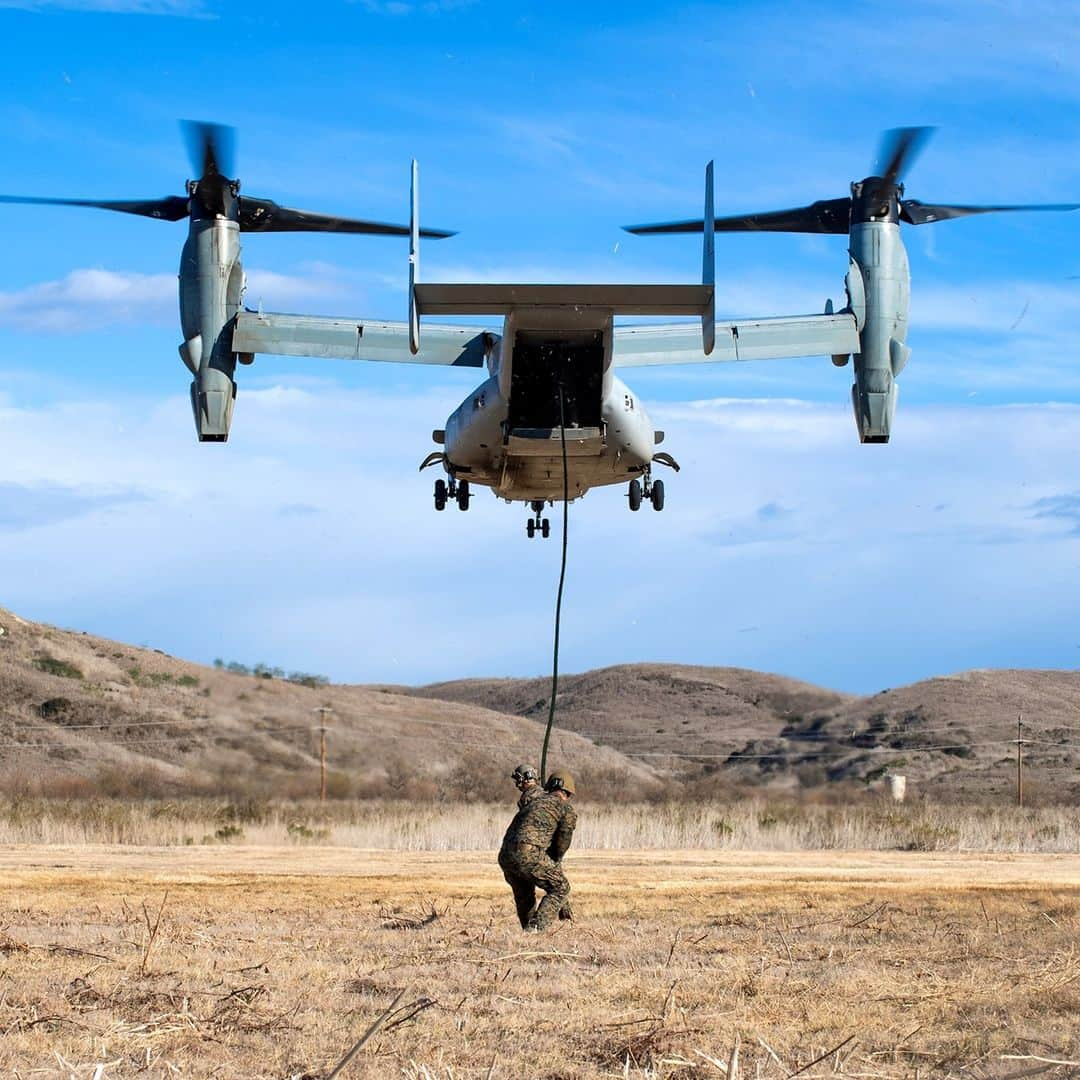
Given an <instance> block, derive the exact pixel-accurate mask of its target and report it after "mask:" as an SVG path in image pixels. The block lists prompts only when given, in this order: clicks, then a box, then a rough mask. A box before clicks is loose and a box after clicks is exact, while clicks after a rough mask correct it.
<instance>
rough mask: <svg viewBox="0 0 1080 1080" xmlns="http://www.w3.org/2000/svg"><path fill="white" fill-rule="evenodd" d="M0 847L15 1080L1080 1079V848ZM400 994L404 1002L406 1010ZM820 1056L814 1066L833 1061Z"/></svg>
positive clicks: (8, 1054)
mask: <svg viewBox="0 0 1080 1080" xmlns="http://www.w3.org/2000/svg"><path fill="white" fill-rule="evenodd" d="M567 871H568V874H569V876H570V879H571V882H572V884H573V887H574V893H573V898H574V914H575V921H574V922H573V923H562V924H560V925H559V927H558V928H557V929H556V930H555V931H554V932H552V933H551V934H549V935H546V936H542V937H534V936H528V937H526V936H524V935H522V934H521V932H520V931H519V930H518V929H517V925H516V922H515V920H514V916H513V908H512V904H511V903H510V893H509V889H508V888H507V887H506V886H505V884H504V883H503V882H502V880H501V877H500V875H499V872H498V870H497V868H496V867H495V864H494V857H493V855H492V854H491V853H473V852H468V853H461V852H451V853H407V854H402V853H393V852H368V851H357V850H355V849H336V848H297V847H292V848H281V849H275V848H265V847H263V848H239V847H238V848H224V847H217V848H212V847H205V848H204V847H195V848H191V849H188V848H132V847H123V848H121V847H105V846H101V847H98V846H92V847H91V846H87V847H26V846H20V847H3V848H0V882H2V884H0V1034H2V1036H3V1037H2V1038H0V1075H4V1076H17V1077H31V1076H36V1077H78V1078H80V1080H81V1078H87V1080H89V1078H95V1080H109V1078H113V1080H115V1078H120V1077H133V1076H139V1077H172V1076H186V1077H223V1078H224V1077H244V1078H247V1077H274V1078H278V1080H283V1078H286V1077H307V1078H309V1080H314V1078H316V1077H319V1078H322V1077H327V1076H329V1074H330V1073H331V1071H332V1070H333V1068H334V1066H335V1065H336V1064H337V1063H338V1062H339V1061H340V1060H341V1059H342V1058H343V1057H344V1056H345V1055H346V1052H347V1051H348V1050H349V1049H350V1048H351V1047H352V1046H353V1044H355V1043H356V1041H357V1040H358V1039H359V1038H360V1037H361V1036H362V1035H363V1034H364V1033H365V1031H366V1030H367V1029H368V1028H369V1026H370V1025H371V1024H372V1022H373V1021H375V1020H376V1018H378V1017H379V1016H380V1015H381V1014H383V1013H384V1011H385V1010H386V1009H387V1008H388V1007H389V1006H390V1005H391V1003H392V1002H394V1001H395V1000H396V1001H397V1004H396V1006H395V1009H394V1011H393V1012H392V1013H391V1014H390V1016H389V1017H388V1018H387V1019H386V1021H385V1023H384V1025H383V1027H382V1029H381V1030H380V1031H379V1032H377V1033H376V1034H375V1035H374V1036H373V1037H372V1038H371V1039H370V1040H369V1041H368V1042H367V1044H366V1045H365V1046H363V1047H362V1048H361V1049H360V1050H359V1051H358V1053H357V1054H356V1056H355V1057H354V1058H353V1059H352V1061H351V1062H349V1064H347V1065H346V1066H345V1067H344V1069H343V1070H342V1072H341V1073H340V1075H341V1076H342V1077H343V1078H350V1077H372V1078H374V1077H378V1078H383V1077H406V1078H417V1080H420V1078H423V1080H433V1078H445V1080H452V1078H455V1077H456V1078H459V1080H466V1078H485V1080H497V1078H498V1080H504V1078H510V1077H515V1078H532V1077H537V1078H546V1080H556V1078H565V1080H584V1078H591V1077H602V1076H617V1077H627V1076H655V1077H723V1076H727V1077H728V1078H729V1080H735V1077H741V1078H750V1077H762V1078H779V1077H785V1078H786V1077H790V1076H794V1075H799V1076H801V1077H811V1076H813V1077H823V1076H850V1077H911V1078H913V1080H915V1078H921V1077H931V1076H934V1077H937V1076H954V1077H972V1078H990V1077H993V1078H1005V1077H1017V1078H1018V1077H1021V1076H1043V1077H1050V1078H1055V1080H1056V1078H1061V1077H1067V1076H1069V1077H1073V1076H1080V1064H1078V1063H1080V856H1075V855H1057V856H1054V855H1014V856H1010V855H967V854H944V853H940V854H927V853H895V852H865V853H860V852H856V853H851V852H814V853H801V852H800V853H781V852H768V853H753V852H707V851H692V852H672V851H667V852H571V854H570V855H569V856H568V858H567ZM399 995H400V996H399ZM817 1059H820V1060H817Z"/></svg>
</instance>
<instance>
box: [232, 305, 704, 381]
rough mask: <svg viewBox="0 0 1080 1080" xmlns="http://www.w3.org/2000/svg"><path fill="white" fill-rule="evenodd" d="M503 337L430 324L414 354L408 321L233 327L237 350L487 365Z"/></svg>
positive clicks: (297, 319) (296, 321) (251, 322)
mask: <svg viewBox="0 0 1080 1080" xmlns="http://www.w3.org/2000/svg"><path fill="white" fill-rule="evenodd" d="M699 337H700V335H699ZM497 339H498V336H497V335H496V334H494V333H493V332H492V331H491V330H485V329H483V328H482V327H475V326H428V325H426V324H425V326H424V340H423V348H421V349H420V351H419V352H418V353H417V354H416V355H415V356H414V355H413V354H412V352H410V350H409V324H408V323H391V322H370V321H366V320H360V319H331V318H325V317H323V316H318V315H278V314H270V313H263V312H258V311H242V312H241V313H240V314H239V315H238V316H237V317H236V326H235V328H234V329H233V350H234V351H235V352H238V353H265V354H270V355H274V356H314V357H318V358H319V359H327V360H382V361H391V362H396V363H402V364H436V365H442V366H445V367H483V366H484V361H485V358H486V356H487V352H488V350H489V349H490V348H491V346H492V345H493V344H494V342H495V341H496V340H497Z"/></svg>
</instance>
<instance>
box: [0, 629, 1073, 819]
mask: <svg viewBox="0 0 1080 1080" xmlns="http://www.w3.org/2000/svg"><path fill="white" fill-rule="evenodd" d="M266 674H267V675H269V674H270V673H266ZM307 681H308V682H312V683H315V680H307ZM548 692H549V683H548V680H547V679H545V678H536V679H473V680H463V681H458V682H452V683H441V684H436V685H432V686H427V687H421V688H410V687H394V686H339V685H325V686H324V685H318V684H317V683H316V684H315V685H303V684H302V683H301V682H296V681H289V680H287V679H284V678H281V677H263V676H255V675H253V674H251V673H234V672H230V671H227V670H221V669H219V668H210V667H204V666H201V665H198V664H191V663H187V662H186V661H182V660H178V659H175V658H173V657H170V656H166V655H165V654H164V653H162V652H160V651H158V650H152V649H141V648H134V647H132V646H129V645H123V644H119V643H117V642H113V641H108V640H106V639H103V638H97V637H94V636H92V635H89V634H85V633H78V632H75V631H69V630H61V629H58V628H56V627H51V626H45V625H42V624H35V623H30V622H27V621H25V620H23V619H20V618H19V617H18V616H16V615H14V614H13V613H11V612H7V611H4V610H2V609H0V786H2V788H3V789H4V790H7V791H9V792H11V791H20V790H26V791H34V790H47V791H51V792H54V793H61V794H63V793H70V794H79V795H87V794H95V793H105V794H109V793H112V794H121V795H139V794H158V795H160V794H167V795H169V794H176V795H180V794H188V793H208V794H209V793H213V794H217V793H228V794H234V795H237V794H253V795H254V794H261V795H266V794H279V795H289V796H294V797H299V796H305V795H317V794H318V783H319V730H318V726H319V722H320V714H319V712H318V710H319V709H320V708H328V709H329V710H330V711H329V712H327V713H326V714H325V717H326V726H327V737H326V738H327V763H328V792H329V794H330V795H331V796H332V797H333V796H343V795H359V796H365V795H383V796H387V795H389V796H398V797H402V798H438V797H449V798H455V799H458V798H502V799H505V798H506V797H507V796H508V793H509V794H512V792H510V791H509V784H508V779H507V774H508V772H509V770H510V768H512V767H513V765H514V764H516V763H517V762H518V761H534V762H535V761H536V760H537V758H538V757H539V748H540V744H541V740H542V737H543V724H544V721H545V720H546V717H547V708H548ZM1020 712H1023V714H1024V717H1025V738H1026V739H1028V740H1031V741H1030V742H1029V743H1028V744H1027V745H1026V746H1025V748H1024V753H1025V761H1026V783H1027V786H1028V791H1029V793H1030V795H1031V797H1032V798H1033V799H1038V800H1040V801H1048V800H1052V801H1057V802H1068V801H1073V802H1076V801H1080V673H1076V672H1063V671H972V672H965V673H962V674H959V675H952V676H947V677H943V678H936V679H931V680H927V681H925V682H920V683H916V684H913V685H911V686H906V687H901V688H898V689H894V690H888V691H883V692H881V693H879V694H875V695H872V696H868V697H857V696H853V695H848V694H842V693H838V692H835V691H832V690H826V689H822V688H819V687H815V686H812V685H810V684H807V683H802V682H798V681H796V680H793V679H788V678H784V677H782V676H777V675H768V674H763V673H760V672H754V671H746V670H742V669H737V668H720V667H717V668H706V667H687V666H680V665H673V664H634V665H624V666H619V667H613V668H605V669H602V670H598V671H591V672H586V673H583V674H580V675H569V676H564V677H563V679H562V680H561V681H560V694H559V713H558V725H559V730H558V731H557V733H556V735H555V738H554V741H553V747H552V763H565V764H567V765H569V766H570V767H571V768H572V769H573V770H574V771H575V772H576V773H578V774H579V775H580V776H581V779H582V781H583V786H584V787H585V788H586V789H591V790H592V791H593V793H594V794H595V795H597V796H599V797H602V798H608V797H624V798H625V797H634V796H636V795H639V794H642V793H650V792H651V793H654V794H659V793H661V792H662V791H663V792H665V793H668V794H677V793H678V792H680V791H687V792H691V793H695V794H709V793H722V794H731V793H732V792H733V791H742V792H747V791H777V792H779V791H802V790H818V789H825V790H828V789H832V790H836V785H837V783H838V782H848V784H847V786H846V787H845V788H844V790H845V791H849V792H852V791H854V792H858V791H866V790H877V789H880V787H881V785H882V781H883V778H884V777H885V776H886V775H887V773H888V772H890V771H894V772H897V773H902V774H904V775H906V776H907V777H908V778H909V782H910V790H911V792H912V795H913V796H915V797H920V796H929V797H934V798H942V799H950V798H961V799H965V800H978V799H983V798H989V799H993V800H994V801H995V802H997V801H1005V800H1008V799H1009V797H1010V795H1011V792H1012V790H1013V785H1014V783H1015V755H1016V746H1015V741H1014V740H1015V738H1016V718H1017V714H1018V713H1020Z"/></svg>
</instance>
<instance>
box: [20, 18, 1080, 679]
mask: <svg viewBox="0 0 1080 1080" xmlns="http://www.w3.org/2000/svg"><path fill="white" fill-rule="evenodd" d="M0 31H2V33H3V39H4V41H5V43H6V46H7V48H6V49H5V53H6V64H5V71H4V76H3V81H2V82H0V121H2V126H3V131H4V139H5V143H6V147H7V153H5V155H4V161H5V169H4V178H3V181H2V183H0V186H2V188H3V189H4V190H5V191H8V192H13V193H26V194H31V193H36V194H45V195H58V196H65V195H66V196H77V197H92V198H110V197H112V198H126V197H140V196H142V197H156V196H161V195H166V194H178V193H180V192H182V190H183V188H182V185H183V182H184V180H185V179H186V178H187V177H188V175H189V172H190V168H189V166H188V163H187V159H186V155H185V151H184V146H183V142H182V140H181V138H180V134H179V130H178V128H177V123H176V121H177V119H178V118H180V117H194V118H198V119H213V120H218V121H222V122H225V123H230V124H235V125H236V126H237V128H238V145H237V162H238V167H237V172H238V174H239V176H240V178H241V180H242V181H243V186H244V191H245V192H247V193H249V194H253V195H260V196H265V197H269V198H273V199H276V200H278V201H280V202H282V203H285V204H288V205H294V206H300V207H304V208H309V209H314V210H324V211H329V212H339V213H343V214H351V215H355V216H364V217H372V218H376V219H382V220H395V219H396V220H404V219H405V218H406V216H407V199H408V172H409V159H410V158H411V157H413V156H415V157H417V158H418V159H419V160H420V164H421V207H422V219H423V220H424V221H425V222H426V223H429V224H432V225H439V226H445V227H448V228H456V229H459V230H461V232H460V235H459V236H458V237H455V238H454V239H452V240H449V241H444V242H442V243H440V244H436V243H431V242H429V243H427V244H426V245H425V247H424V250H423V275H424V277H426V278H427V279H429V280H437V279H453V280H468V279H472V278H482V279H488V280H495V279H504V280H518V281H525V280H546V281H571V280H583V281H603V280H627V281H650V280H661V281H680V280H693V279H694V276H695V275H696V273H697V270H698V267H699V261H700V256H699V252H698V246H697V244H696V243H695V241H694V240H693V239H692V238H686V237H666V238H635V237H631V236H628V235H627V234H625V233H623V232H621V231H620V229H619V226H620V225H622V224H625V223H627V222H638V221H648V220H653V219H661V218H667V217H690V216H695V215H696V214H698V213H699V207H700V202H701V189H702V172H703V168H704V164H705V162H706V161H707V160H708V159H709V158H715V160H716V176H717V185H716V187H717V192H716V199H717V208H718V212H719V213H733V212H737V211H744V210H763V209H772V208H782V207H787V206H794V205H800V204H804V203H807V202H810V201H812V200H814V199H818V198H832V197H837V196H840V195H843V194H846V192H847V185H848V183H849V182H850V181H851V180H853V179H858V178H861V177H862V176H864V175H866V174H867V173H869V172H870V171H871V167H872V165H873V161H874V157H875V154H876V150H877V146H878V141H879V136H880V133H881V131H882V130H883V129H885V128H888V127H893V126H897V125H902V124H934V125H937V126H938V129H939V130H938V131H937V133H936V135H935V137H934V139H933V140H932V141H931V142H930V144H929V146H928V147H927V148H926V150H925V152H924V153H923V155H922V157H921V158H920V159H919V160H918V161H917V162H916V164H915V165H914V167H913V168H912V169H911V170H910V172H909V175H908V177H907V187H908V192H907V193H908V195H909V196H912V197H915V198H919V199H922V200H924V201H941V202H1016V201H1019V202H1037V201H1049V202H1059V201H1072V200H1077V199H1078V198H1080V145H1078V138H1080V137H1078V135H1077V124H1076V116H1077V110H1078V106H1080V17H1078V16H1077V14H1076V12H1075V9H1074V7H1073V6H1072V5H1070V4H1066V3H1060V4H1059V3H1025V4H1023V5H1021V4H1019V3H1011V2H997V3H992V2H979V3H975V2H959V3H949V4H936V3H934V4H931V3H919V2H915V3H911V4H906V5H904V6H903V8H902V9H898V8H897V7H896V6H895V5H893V4H869V5H862V6H860V7H859V8H857V9H853V8H851V7H850V6H849V5H842V6H841V5H836V6H832V7H830V6H828V5H820V4H813V5H811V4H783V5H777V4H753V5H750V4H700V5H677V4H672V5H663V4H655V3H654V4H649V5H636V4H632V3H620V4H602V3H601V4H590V5H587V6H585V5H573V6H571V5H567V4H560V3H556V4H542V5H541V4H535V5H529V4H522V5H502V4H489V3H483V2H476V3H468V2H464V0H457V2H455V0H442V2H439V0H433V2H424V0H421V2H416V3H411V2H400V3H398V2H375V0H371V2H358V3H334V2H325V3H322V4H319V5H317V6H315V7H314V8H313V9H312V10H306V11H304V12H303V17H302V18H299V17H298V14H297V9H296V7H295V5H288V6H286V5H284V4H278V3H267V4H260V5H257V6H256V5H247V4H238V3H230V4H224V3H220V2H218V0H199V2H189V0H84V2H78V0H66V2H46V0H41V2H34V0H15V2H9V0H0ZM0 236H3V240H4V243H3V252H4V255H3V258H0V462H2V464H0V606H6V607H9V608H12V609H14V610H16V611H18V612H19V613H21V614H23V615H25V616H27V617H31V618H37V619H44V620H47V621H53V622H57V623H60V624H63V625H68V626H76V627H79V628H85V629H89V630H94V631H97V632H100V633H104V634H108V635H111V636H114V637H117V638H120V639H124V640H129V641H132V642H135V643H145V644H150V645H153V646H156V647H160V648H164V649H166V650H168V651H170V652H175V653H177V654H179V655H183V656H186V657H190V658H192V659H195V660H202V661H209V660H211V659H213V658H214V657H216V656H222V657H225V658H227V659H237V660H243V661H247V662H255V661H264V662H268V663H273V664H280V665H282V666H285V667H293V668H304V669H306V670H314V671H320V672H325V673H327V674H329V675H331V676H333V677H335V678H337V679H343V680H354V681H387V682H389V681H401V682H420V681H426V680H428V679H436V678H449V677H453V676H455V675H481V674H486V675H501V674H535V673H540V672H542V671H543V670H544V668H545V666H546V664H547V657H548V652H549V648H550V617H551V609H552V606H553V594H554V586H555V581H556V577H557V571H558V567H557V561H556V560H557V554H558V552H557V545H556V544H554V543H549V544H546V545H545V544H541V543H539V542H534V543H531V544H530V543H528V542H527V541H526V540H525V537H524V528H523V524H524V516H525V515H524V513H523V512H522V510H521V509H519V508H517V507H514V508H511V507H507V506H506V505H504V504H501V503H497V502H496V501H495V500H494V499H492V498H490V497H487V496H485V495H481V497H479V498H477V499H476V500H474V506H473V509H472V510H470V512H469V514H467V515H463V514H459V513H457V512H456V511H455V512H453V513H451V512H449V511H448V512H447V513H445V514H443V515H438V516H436V515H435V514H434V513H433V512H432V510H431V506H430V479H429V477H430V474H425V475H424V476H419V475H418V474H417V473H416V465H417V464H418V463H419V461H420V460H421V458H422V457H423V456H424V455H425V454H426V453H427V451H428V450H429V449H430V448H431V447H430V441H429V439H430V431H431V429H432V428H433V427H437V426H441V425H442V422H443V420H444V418H445V416H446V415H447V414H448V412H449V411H450V410H452V409H453V407H454V406H455V405H456V404H457V402H458V401H459V400H460V399H461V398H463V397H464V396H465V395H466V394H467V393H468V392H469V390H470V389H471V387H472V384H473V382H474V381H475V372H468V371H441V370H421V371H417V370H413V369H409V368H393V367H390V366H384V365H354V366H350V365H345V364H334V363H319V362H317V361H313V360H285V359H278V358H270V357H267V358H260V359H259V360H258V361H257V363H256V365H255V366H254V368H251V369H242V370H241V372H240V396H239V400H238V402H237V410H236V416H235V420H234V425H233V436H232V439H231V440H230V443H229V444H228V445H227V446H225V447H220V446H198V445H196V444H195V440H194V434H193V431H192V424H191V419H190V415H189V407H188V403H187V383H188V378H187V374H186V371H185V370H184V368H183V367H182V365H181V364H180V361H179V359H178V357H177V354H176V346H177V344H178V343H179V327H178V317H177V313H176V299H175V272H176V265H177V261H178V258H179V250H180V246H181V244H182V241H183V236H184V225H183V223H180V224H175V225H173V224H165V223H160V222H154V221H148V220H144V219H139V218H128V217H126V216H124V215H108V214H105V213H101V212H96V211H90V210H84V211H79V210H71V209H64V208H38V207H33V208H31V207H26V208H22V207H13V206H2V207H0ZM905 238H906V242H907V246H908V252H909V256H910V260H911V265H912V276H913V300H912V331H911V334H910V337H909V343H910V344H911V345H912V347H913V356H912V360H911V363H910V365H909V366H908V368H907V370H906V371H905V372H904V374H903V376H902V378H901V404H900V410H899V412H898V416H897V421H896V425H895V435H894V439H893V442H892V443H891V444H890V445H889V446H887V447H870V446H867V447H863V446H859V445H858V443H857V440H856V436H855V428H854V422H853V420H852V418H851V413H850V404H849V397H848V394H849V391H848V387H849V384H850V373H849V371H848V370H836V369H834V368H833V367H832V366H831V365H830V364H829V362H828V360H827V359H825V358H819V359H811V360H797V361H777V362H766V363H762V364H758V365H741V366H735V365H714V366H709V367H702V366H695V367H692V368H673V369H659V370H651V371H650V370H642V371H634V372H632V373H629V378H628V381H629V382H630V383H631V384H632V385H633V386H634V387H635V389H637V391H638V392H639V395H642V396H644V397H645V399H646V400H647V402H649V403H650V408H651V412H652V413H653V416H654V419H655V420H656V422H657V425H658V426H660V427H662V428H664V429H665V430H666V431H667V436H668V437H667V442H666V443H665V449H669V450H670V451H671V452H672V453H673V454H674V455H675V456H676V457H677V458H678V459H679V460H680V462H681V463H682V464H683V466H684V468H683V471H682V472H681V473H680V474H679V475H678V476H676V477H670V478H668V508H667V509H666V510H665V511H664V513H663V514H660V515H657V514H653V513H651V512H643V513H641V514H638V515H636V516H633V517H632V516H631V515H629V514H628V513H627V512H626V509H625V500H624V499H623V497H622V493H621V491H618V490H616V489H608V490H597V491H594V492H592V493H591V494H590V495H589V496H588V497H587V498H586V499H585V500H583V501H582V502H581V503H580V504H575V505H574V506H573V507H572V508H571V529H572V532H573V535H572V546H571V566H570V572H569V576H568V582H567V590H568V591H567V604H566V608H565V624H564V625H565V631H564V633H565V636H564V650H565V651H564V665H565V666H566V667H568V668H570V669H576V670H581V669H585V668H588V667H592V666H595V665H598V664H606V663H616V662H621V661H631V660H673V661H683V662H693V663H708V664H734V665H745V666H751V667H757V668H761V669H764V670H773V671H780V672H785V673H789V674H793V675H797V676H799V677H802V678H806V679H809V680H811V681H814V682H818V683H822V684H826V685H831V686H836V687H839V688H842V689H850V690H860V691H873V690H877V689H881V688H883V687H886V686H894V685H899V684H901V683H903V682H908V681H912V680H914V679H917V678H922V677H926V676H929V675H932V674H939V673H945V672H949V671H956V670H960V669H964V668H970V667H990V666H1018V667H1020V666H1023V667H1069V668H1072V667H1075V666H1076V661H1077V657H1078V656H1080V653H1078V651H1077V650H1078V649H1080V626H1078V625H1077V618H1076V612H1077V610H1078V607H1080V604H1078V601H1080V588H1078V584H1077V583H1078V580H1080V578H1078V574H1077V568H1078V564H1080V463H1078V460H1077V459H1078V454H1077V449H1076V448H1077V446H1078V444H1080V371H1078V367H1077V363H1076V360H1077V338H1078V335H1077V323H1078V317H1080V257H1078V256H1077V254H1076V252H1077V251H1078V250H1080V213H1076V214H1068V215H1038V214H1025V215H996V216H988V217H985V218H978V219H971V220H966V221H958V222H950V223H945V224H941V225H938V226H925V227H921V228H917V229H915V228H909V229H907V231H906V232H905ZM845 244H846V241H845V238H844V237H799V236H760V235H757V236H724V237H721V238H720V239H719V241H718V244H717V264H718V266H717V277H718V283H719V289H720V293H719V300H718V308H719V310H720V311H721V312H722V313H723V314H725V315H730V316H767V315H778V314H794V313H801V312H804V311H817V310H821V306H822V305H823V303H824V301H825V299H826V297H832V298H834V299H836V300H837V301H839V300H840V299H841V297H842V293H843V286H842V281H843V274H844V270H845V267H846V257H845ZM244 261H245V267H246V269H247V272H248V279H249V291H248V301H249V303H251V304H252V305H255V304H257V303H260V302H261V303H262V304H263V305H264V307H265V308H267V309H268V310H274V309H276V310H287V311H311V312H320V313H327V314H349V315H359V316H366V317H378V318H389V319H402V318H404V317H405V312H406V295H405V279H406V269H407V267H406V250H405V246H404V244H403V243H402V242H400V241H394V240H385V239H377V238H357V237H343V236H338V237H334V236H301V235H279V236H250V237H247V238H246V240H245V245H244Z"/></svg>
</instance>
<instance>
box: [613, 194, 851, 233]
mask: <svg viewBox="0 0 1080 1080" xmlns="http://www.w3.org/2000/svg"><path fill="white" fill-rule="evenodd" d="M850 217H851V199H849V198H843V199H822V200H820V201H819V202H816V203H813V204H811V205H810V206H800V207H796V208H795V209H793V210H773V211H770V212H768V213H764V214H739V215H736V216H734V217H718V218H717V219H716V231H717V232H794V233H836V234H839V233H846V232H847V231H848V226H849V219H850ZM623 227H624V228H625V229H626V231H627V232H631V233H636V234H637V235H638V236H648V235H652V234H656V233H694V232H701V230H702V228H703V222H702V221H701V219H700V218H698V219H697V220H696V221H666V222H661V223H660V224H657V225H625V226H623Z"/></svg>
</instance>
